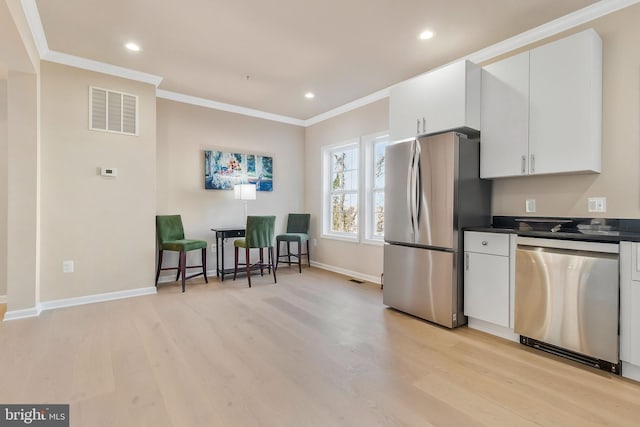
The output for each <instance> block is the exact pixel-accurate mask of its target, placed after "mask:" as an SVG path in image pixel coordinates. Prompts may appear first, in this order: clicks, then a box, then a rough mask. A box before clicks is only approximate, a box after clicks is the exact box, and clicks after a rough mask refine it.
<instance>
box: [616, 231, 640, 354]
mask: <svg viewBox="0 0 640 427" xmlns="http://www.w3.org/2000/svg"><path fill="white" fill-rule="evenodd" d="M638 246H640V244H638V243H629V242H621V243H620V360H623V361H625V362H628V363H631V364H633V365H636V366H640V281H637V280H631V279H632V276H633V275H634V273H636V271H637V270H638Z"/></svg>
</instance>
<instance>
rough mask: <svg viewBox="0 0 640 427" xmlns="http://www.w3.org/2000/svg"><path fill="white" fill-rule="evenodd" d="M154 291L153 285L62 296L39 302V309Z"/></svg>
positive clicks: (149, 293)
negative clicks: (78, 295) (67, 296)
mask: <svg viewBox="0 0 640 427" xmlns="http://www.w3.org/2000/svg"><path fill="white" fill-rule="evenodd" d="M155 293H156V288H155V286H149V287H148V288H138V289H128V290H126V291H117V292H107V293H104V294H94V295H86V296H82V297H75V298H64V299H57V300H52V301H45V302H42V303H40V309H41V310H53V309H56V308H63V307H73V306H75V305H84V304H93V303H96V302H104V301H113V300H117V299H123V298H132V297H139V296H142V295H153V294H155Z"/></svg>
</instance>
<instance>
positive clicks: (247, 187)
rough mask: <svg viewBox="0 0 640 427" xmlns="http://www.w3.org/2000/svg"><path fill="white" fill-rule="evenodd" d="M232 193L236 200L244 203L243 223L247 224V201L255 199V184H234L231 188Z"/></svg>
mask: <svg viewBox="0 0 640 427" xmlns="http://www.w3.org/2000/svg"><path fill="white" fill-rule="evenodd" d="M233 193H234V197H235V199H236V200H242V201H243V202H244V222H245V223H246V222H247V200H255V199H256V185H255V184H236V185H235V186H234V187H233Z"/></svg>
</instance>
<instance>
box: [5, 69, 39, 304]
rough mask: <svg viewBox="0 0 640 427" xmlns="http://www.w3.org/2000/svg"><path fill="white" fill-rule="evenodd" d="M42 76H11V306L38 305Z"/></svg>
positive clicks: (8, 204) (9, 238)
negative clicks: (40, 96) (39, 87)
mask: <svg viewBox="0 0 640 427" xmlns="http://www.w3.org/2000/svg"><path fill="white" fill-rule="evenodd" d="M38 83H39V82H38V76H37V75H35V74H26V73H20V72H15V71H11V70H10V71H9V78H8V80H7V101H8V103H7V105H8V108H7V119H8V126H7V135H8V138H7V141H8V146H7V159H11V161H7V259H6V263H7V264H6V267H7V270H6V271H7V298H8V301H7V311H16V310H23V309H33V308H35V307H36V304H37V303H38V298H39V295H38V292H39V282H38V281H39V275H38V272H39V259H38V253H39V242H38V238H39V236H38V227H39V224H38V215H39V214H38V212H39V188H38V187H39V173H38V157H39V155H40V147H39V139H38V127H39V126H38Z"/></svg>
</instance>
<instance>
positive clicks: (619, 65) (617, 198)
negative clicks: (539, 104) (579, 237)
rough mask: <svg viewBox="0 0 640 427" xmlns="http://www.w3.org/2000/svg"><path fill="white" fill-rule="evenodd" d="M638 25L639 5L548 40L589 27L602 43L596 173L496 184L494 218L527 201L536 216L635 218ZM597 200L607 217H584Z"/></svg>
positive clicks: (639, 151) (639, 191)
mask: <svg viewBox="0 0 640 427" xmlns="http://www.w3.org/2000/svg"><path fill="white" fill-rule="evenodd" d="M639 21H640V5H636V6H632V7H629V8H627V9H624V10H622V11H619V12H616V13H613V14H611V15H608V16H605V17H603V18H600V19H598V20H596V21H593V22H591V23H589V24H588V25H584V26H582V27H579V28H575V29H573V30H571V31H569V32H566V33H563V34H561V35H557V36H554V37H553V39H558V38H561V37H564V36H566V35H568V34H571V33H575V32H577V31H581V30H583V29H585V28H590V27H592V28H594V29H595V30H596V31H597V32H598V34H600V37H601V38H602V41H603V51H604V65H603V126H602V172H601V173H600V174H589V175H564V176H539V177H521V178H502V179H496V180H494V184H493V214H494V215H524V214H525V212H524V204H525V200H526V199H528V198H533V199H536V205H537V212H536V214H535V215H536V216H574V217H595V216H601V217H609V218H638V217H640V167H639V166H638V165H639V164H640V127H639V123H640V43H638V40H640V26H638V25H637V23H638V22H639ZM550 40H551V39H550ZM547 41H548V40H546V41H543V42H541V43H537V44H542V43H545V42H547ZM599 196H604V197H606V198H607V212H606V213H605V214H593V213H589V212H588V211H587V198H588V197H599ZM528 215H531V214H528Z"/></svg>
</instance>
